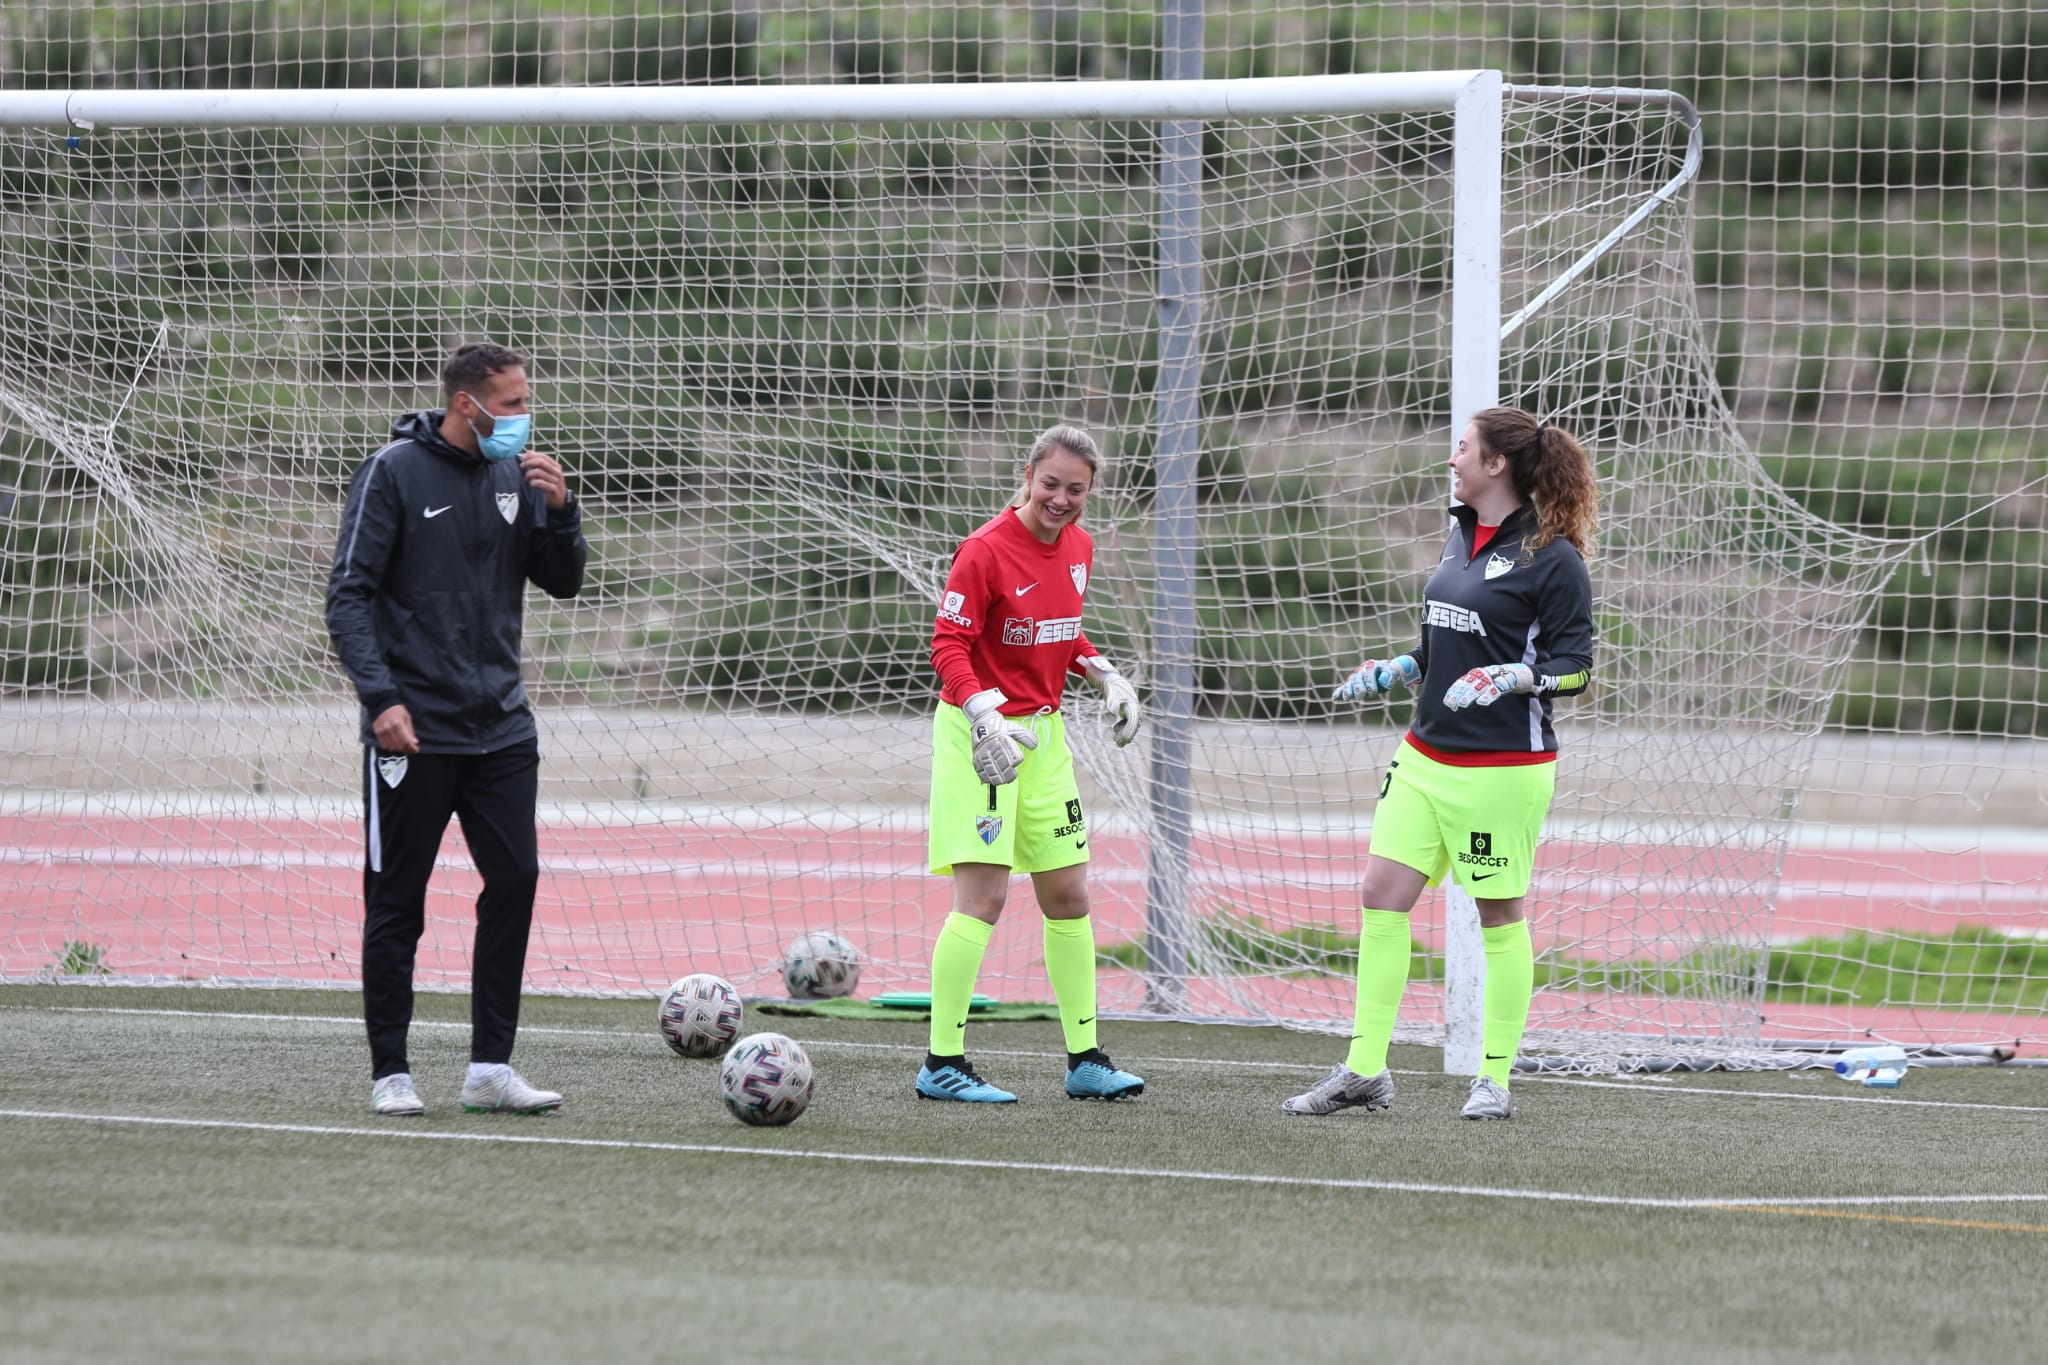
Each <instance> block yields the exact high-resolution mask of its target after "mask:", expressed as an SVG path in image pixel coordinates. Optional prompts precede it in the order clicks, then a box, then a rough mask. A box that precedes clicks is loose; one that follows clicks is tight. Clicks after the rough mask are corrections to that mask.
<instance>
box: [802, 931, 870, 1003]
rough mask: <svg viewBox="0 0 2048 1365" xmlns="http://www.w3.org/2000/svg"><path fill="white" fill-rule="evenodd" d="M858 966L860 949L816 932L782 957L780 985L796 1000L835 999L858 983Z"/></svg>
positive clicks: (822, 932) (824, 933)
mask: <svg viewBox="0 0 2048 1365" xmlns="http://www.w3.org/2000/svg"><path fill="white" fill-rule="evenodd" d="M860 965H861V964H860V949H858V948H856V947H854V946H853V945H852V944H851V943H848V942H847V941H846V940H845V939H843V938H841V937H840V936H839V935H837V934H833V933H827V932H826V931H825V930H823V929H819V930H815V931H813V932H811V933H808V934H805V935H803V936H802V937H801V938H799V939H797V941H796V942H794V943H792V944H790V945H789V951H788V952H786V953H784V954H783V955H782V983H783V984H784V985H785V986H788V987H789V993H790V994H791V995H792V996H794V997H795V998H796V999H798V1000H836V999H838V998H839V997H840V996H842V995H852V994H853V988H854V987H855V986H857V985H859V984H860Z"/></svg>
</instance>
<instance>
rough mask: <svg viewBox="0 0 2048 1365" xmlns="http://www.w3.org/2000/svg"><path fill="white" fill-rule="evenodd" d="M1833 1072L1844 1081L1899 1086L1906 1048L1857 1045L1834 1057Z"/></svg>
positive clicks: (1904, 1071) (1885, 1086)
mask: <svg viewBox="0 0 2048 1365" xmlns="http://www.w3.org/2000/svg"><path fill="white" fill-rule="evenodd" d="M1835 1074H1836V1075H1837V1076H1840V1077H1841V1078H1842V1079H1843V1080H1845V1081H1861V1082H1862V1083H1863V1084H1865V1085H1875V1086H1882V1087H1884V1088H1885V1089H1887V1090H1896V1089H1898V1088H1899V1082H1900V1081H1901V1080H1903V1079H1905V1075H1906V1049H1904V1048H1902V1047H1857V1048H1851V1049H1849V1050H1848V1051H1847V1052H1844V1053H1843V1054H1842V1055H1841V1056H1840V1057H1838V1058H1836V1059H1835Z"/></svg>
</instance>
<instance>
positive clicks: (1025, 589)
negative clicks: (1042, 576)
mask: <svg viewBox="0 0 2048 1365" xmlns="http://www.w3.org/2000/svg"><path fill="white" fill-rule="evenodd" d="M1037 586H1038V584H1036V583H1026V584H1025V585H1024V586H1023V587H1021V588H1014V589H1012V591H1013V592H1015V593H1016V594H1017V596H1019V597H1022V596H1023V595H1024V594H1025V593H1027V592H1030V591H1031V590H1032V589H1033V588H1035V587H1037Z"/></svg>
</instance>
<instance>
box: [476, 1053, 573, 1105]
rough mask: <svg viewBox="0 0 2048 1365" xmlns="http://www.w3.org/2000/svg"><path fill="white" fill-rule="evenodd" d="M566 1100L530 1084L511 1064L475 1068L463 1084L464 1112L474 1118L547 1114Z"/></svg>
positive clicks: (477, 1066)
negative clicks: (480, 1116) (477, 1116)
mask: <svg viewBox="0 0 2048 1365" xmlns="http://www.w3.org/2000/svg"><path fill="white" fill-rule="evenodd" d="M561 1104H562V1097H561V1096H560V1095H557V1094H556V1093H555V1092H554V1091H552V1090H541V1089H538V1088H537V1087H535V1086H533V1085H530V1084H528V1083H527V1080H526V1077H524V1076H522V1075H520V1074H519V1073H518V1072H516V1071H514V1070H513V1069H512V1067H511V1064H510V1063H508V1062H498V1063H496V1064H495V1065H481V1066H479V1065H472V1066H471V1067H470V1068H469V1075H468V1078H467V1079H465V1080H464V1081H463V1082H462V1108H463V1111H464V1112H465V1113H470V1114H545V1113H547V1112H548V1110H550V1109H557V1108H560V1107H561Z"/></svg>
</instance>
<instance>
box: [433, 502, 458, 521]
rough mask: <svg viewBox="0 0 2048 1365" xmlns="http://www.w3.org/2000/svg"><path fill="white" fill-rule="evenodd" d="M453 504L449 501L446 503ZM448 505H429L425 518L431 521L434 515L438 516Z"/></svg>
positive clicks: (449, 505)
mask: <svg viewBox="0 0 2048 1365" xmlns="http://www.w3.org/2000/svg"><path fill="white" fill-rule="evenodd" d="M454 505H455V504H454V503H452V502H451V503H449V504H448V507H453V506H454ZM448 507H429V508H428V509H427V520H428V521H432V520H433V519H434V518H435V517H438V516H440V515H441V514H442V513H443V512H445V511H447V510H448Z"/></svg>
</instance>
